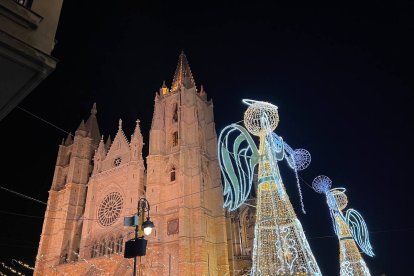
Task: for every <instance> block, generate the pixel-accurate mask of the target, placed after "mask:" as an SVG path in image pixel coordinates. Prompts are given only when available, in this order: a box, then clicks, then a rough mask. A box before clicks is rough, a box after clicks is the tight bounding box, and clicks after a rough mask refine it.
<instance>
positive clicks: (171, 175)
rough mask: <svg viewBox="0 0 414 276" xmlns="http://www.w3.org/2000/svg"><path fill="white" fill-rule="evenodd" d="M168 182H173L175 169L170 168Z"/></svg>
mask: <svg viewBox="0 0 414 276" xmlns="http://www.w3.org/2000/svg"><path fill="white" fill-rule="evenodd" d="M170 181H171V182H173V181H175V167H172V168H171V171H170Z"/></svg>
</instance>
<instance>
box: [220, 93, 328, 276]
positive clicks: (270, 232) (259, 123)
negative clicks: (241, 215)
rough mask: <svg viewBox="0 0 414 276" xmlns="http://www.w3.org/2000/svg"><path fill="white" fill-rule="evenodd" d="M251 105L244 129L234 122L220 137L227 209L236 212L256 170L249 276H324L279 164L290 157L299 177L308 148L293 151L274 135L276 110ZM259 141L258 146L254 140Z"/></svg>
mask: <svg viewBox="0 0 414 276" xmlns="http://www.w3.org/2000/svg"><path fill="white" fill-rule="evenodd" d="M243 102H244V103H245V104H247V105H248V106H249V107H248V108H247V110H246V112H245V113H244V125H245V127H243V126H241V125H238V124H231V125H229V126H227V127H225V128H224V129H223V130H222V131H221V133H220V136H219V141H218V143H219V144H218V156H219V164H220V169H221V171H222V175H223V178H224V197H225V202H224V207H226V208H228V210H230V211H233V210H236V209H237V208H238V207H240V206H241V205H242V204H243V203H244V202H245V200H246V199H247V198H248V196H249V194H250V191H251V189H252V185H253V176H254V173H255V168H256V166H257V167H258V186H257V192H256V195H257V205H256V224H255V230H254V231H255V236H254V242H253V263H252V269H251V275H293V274H294V275H301V274H303V275H321V272H320V269H319V267H318V264H317V262H316V260H315V257H314V256H313V253H312V251H311V249H310V246H309V243H308V241H307V239H306V237H305V234H304V231H303V228H302V225H301V223H300V221H299V220H298V218H297V216H296V214H295V211H294V210H293V207H292V204H291V202H290V200H289V197H288V195H287V193H286V190H285V187H284V184H283V181H282V178H281V175H280V171H279V167H278V162H279V161H282V160H283V159H286V161H287V163H288V164H289V166H290V167H291V168H292V169H293V171H294V172H295V175H296V180H297V185H298V188H299V195H300V198H301V203H302V210H303V212H304V208H303V202H302V195H301V191H300V186H299V178H298V175H297V173H298V171H300V170H303V169H306V168H307V167H308V165H309V163H310V160H311V158H310V154H309V152H308V151H307V150H304V149H297V150H293V149H292V148H291V147H290V146H289V145H288V144H287V143H286V142H284V140H283V139H282V137H280V136H278V135H277V134H276V133H274V132H273V131H274V130H275V129H276V127H277V125H278V123H279V115H278V108H277V106H275V105H273V104H271V103H267V102H262V101H254V100H247V99H246V100H243ZM250 133H251V134H253V135H254V136H258V137H259V147H257V146H256V143H255V142H254V140H253V138H252V136H251V135H250Z"/></svg>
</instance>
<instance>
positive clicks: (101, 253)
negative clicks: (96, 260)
mask: <svg viewBox="0 0 414 276" xmlns="http://www.w3.org/2000/svg"><path fill="white" fill-rule="evenodd" d="M104 253H105V241H102V242H101V244H100V245H99V256H103V255H104Z"/></svg>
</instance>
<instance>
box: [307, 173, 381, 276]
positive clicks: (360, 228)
mask: <svg viewBox="0 0 414 276" xmlns="http://www.w3.org/2000/svg"><path fill="white" fill-rule="evenodd" d="M331 186H332V181H331V180H330V179H329V177H327V176H324V175H320V176H318V177H316V178H315V179H314V180H313V182H312V187H313V189H314V190H315V191H316V192H317V193H321V194H325V195H326V201H327V203H328V207H329V210H330V213H331V217H332V223H333V227H334V230H335V234H336V235H337V236H338V239H339V260H340V275H341V276H368V275H371V274H370V273H369V269H368V267H367V265H366V264H365V261H364V259H363V258H362V256H361V253H360V252H359V250H358V247H357V245H358V246H359V248H360V249H361V250H362V251H363V252H364V253H365V254H367V255H368V256H370V257H373V256H374V252H373V251H372V246H371V243H370V242H369V232H368V228H367V225H366V223H365V221H364V219H363V218H362V216H361V215H360V214H359V213H358V212H357V211H356V210H354V209H352V208H350V209H348V210H347V211H346V212H345V214H344V213H343V210H344V209H345V207H346V206H347V205H348V198H347V196H346V195H345V191H346V190H345V188H334V189H331Z"/></svg>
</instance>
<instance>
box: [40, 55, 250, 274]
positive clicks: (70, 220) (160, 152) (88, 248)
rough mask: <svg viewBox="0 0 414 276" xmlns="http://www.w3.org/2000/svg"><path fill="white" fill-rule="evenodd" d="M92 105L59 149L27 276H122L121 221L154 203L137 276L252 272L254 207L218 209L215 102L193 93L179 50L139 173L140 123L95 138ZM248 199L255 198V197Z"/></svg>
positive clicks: (125, 267) (129, 233)
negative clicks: (142, 203)
mask: <svg viewBox="0 0 414 276" xmlns="http://www.w3.org/2000/svg"><path fill="white" fill-rule="evenodd" d="M96 114H97V109H96V105H93V107H92V110H91V114H90V116H89V118H88V120H87V121H86V123H85V122H84V121H82V122H81V124H80V125H79V127H78V129H77V130H76V132H75V135H69V136H68V137H67V138H66V139H65V140H64V141H63V142H62V144H61V145H60V146H59V151H58V157H57V161H56V167H55V173H54V178H53V182H52V186H51V189H50V191H49V199H48V205H47V209H46V213H45V219H44V223H43V229H42V235H41V238H40V244H39V249H38V255H37V258H36V266H35V272H34V275H60V274H63V275H129V274H132V260H131V259H125V258H124V257H123V251H124V246H125V241H127V240H129V239H131V238H133V237H134V229H133V228H131V227H124V226H123V218H124V217H127V216H131V215H133V214H135V213H136V209H137V204H138V200H139V199H140V198H146V199H147V200H148V202H149V203H150V204H151V210H150V215H151V220H152V221H153V222H154V224H155V228H154V230H153V232H152V234H151V235H150V236H148V237H147V239H148V246H147V254H146V256H144V257H142V258H141V259H140V260H139V261H138V265H137V271H138V273H137V274H138V275H157V276H160V275H197V276H198V275H241V274H242V273H243V272H244V271H248V269H249V268H250V266H251V251H252V248H251V246H252V240H253V231H252V230H253V226H254V219H255V214H254V209H252V208H250V207H249V206H245V207H244V208H243V209H242V210H240V211H238V212H235V213H231V214H229V213H226V212H225V210H224V209H223V190H222V184H221V176H220V170H219V167H218V161H217V135H216V130H215V124H214V115H213V103H212V101H211V100H208V99H207V94H206V92H205V91H204V89H203V87H202V86H201V87H200V89H197V88H196V84H195V81H194V78H193V76H192V73H191V70H190V67H189V65H188V62H187V59H186V56H185V55H184V53H181V54H180V57H179V62H178V65H177V69H176V72H175V75H174V79H173V82H172V85H171V89H169V88H168V87H167V86H166V85H165V83H164V84H163V85H162V87H161V88H160V90H159V92H157V93H156V95H155V104H154V115H153V118H152V125H151V130H150V133H149V155H148V156H147V159H146V164H147V166H146V168H145V165H144V159H143V156H142V147H143V145H144V143H143V136H142V134H141V131H140V126H139V120H137V124H136V127H135V130H134V132H133V134H132V135H131V137H130V138H129V139H128V138H127V136H126V135H125V133H124V131H123V128H122V120H119V125H118V131H117V134H116V136H115V137H114V139H113V141H111V138H110V137H108V138H107V139H106V142H104V140H103V136H101V134H100V131H99V127H98V122H97V118H96ZM252 200H254V199H252Z"/></svg>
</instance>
